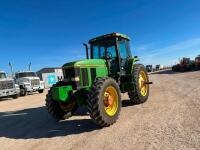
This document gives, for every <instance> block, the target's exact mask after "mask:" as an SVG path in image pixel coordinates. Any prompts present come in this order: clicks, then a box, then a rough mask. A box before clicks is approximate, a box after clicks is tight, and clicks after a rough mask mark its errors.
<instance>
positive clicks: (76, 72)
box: [63, 67, 80, 90]
mask: <svg viewBox="0 0 200 150" xmlns="http://www.w3.org/2000/svg"><path fill="white" fill-rule="evenodd" d="M63 75H64V81H65V82H66V84H67V85H71V86H72V87H73V89H74V90H77V89H78V88H79V87H80V81H75V78H76V77H79V76H80V68H74V67H71V68H63Z"/></svg>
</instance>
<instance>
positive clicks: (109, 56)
mask: <svg viewBox="0 0 200 150" xmlns="http://www.w3.org/2000/svg"><path fill="white" fill-rule="evenodd" d="M104 56H105V58H107V59H111V58H112V53H111V52H109V51H107V52H106V55H105V52H104Z"/></svg>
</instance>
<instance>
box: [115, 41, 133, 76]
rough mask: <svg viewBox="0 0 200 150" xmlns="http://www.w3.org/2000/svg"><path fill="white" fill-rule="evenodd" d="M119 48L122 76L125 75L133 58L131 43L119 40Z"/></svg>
mask: <svg viewBox="0 0 200 150" xmlns="http://www.w3.org/2000/svg"><path fill="white" fill-rule="evenodd" d="M117 46H118V51H119V57H120V70H121V71H120V72H121V74H122V75H125V73H126V66H127V63H128V60H129V59H130V58H131V52H130V48H129V41H127V40H125V39H119V40H118V44H117Z"/></svg>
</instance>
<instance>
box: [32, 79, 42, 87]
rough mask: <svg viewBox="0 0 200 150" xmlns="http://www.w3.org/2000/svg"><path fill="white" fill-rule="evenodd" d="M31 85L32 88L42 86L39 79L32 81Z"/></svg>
mask: <svg viewBox="0 0 200 150" xmlns="http://www.w3.org/2000/svg"><path fill="white" fill-rule="evenodd" d="M31 85H32V86H36V85H37V86H38V85H40V80H39V79H33V80H31Z"/></svg>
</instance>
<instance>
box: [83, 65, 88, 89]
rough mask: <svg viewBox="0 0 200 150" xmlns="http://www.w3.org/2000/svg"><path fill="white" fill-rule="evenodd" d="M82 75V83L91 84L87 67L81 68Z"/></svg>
mask: <svg viewBox="0 0 200 150" xmlns="http://www.w3.org/2000/svg"><path fill="white" fill-rule="evenodd" d="M81 77H82V85H83V86H87V85H88V84H89V79H88V70H87V68H82V69H81Z"/></svg>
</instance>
